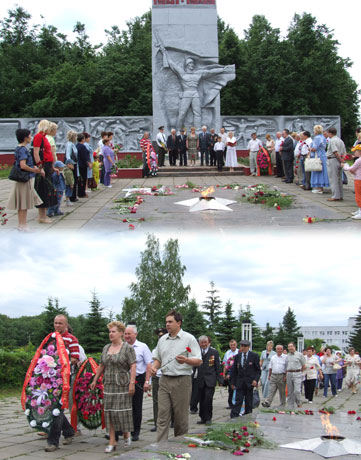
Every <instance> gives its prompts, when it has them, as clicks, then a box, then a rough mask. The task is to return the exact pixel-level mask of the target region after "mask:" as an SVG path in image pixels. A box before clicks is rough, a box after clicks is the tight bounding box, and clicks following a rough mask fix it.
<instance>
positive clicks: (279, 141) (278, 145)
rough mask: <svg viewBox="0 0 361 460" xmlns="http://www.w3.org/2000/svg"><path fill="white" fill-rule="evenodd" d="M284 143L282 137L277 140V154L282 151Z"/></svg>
mask: <svg viewBox="0 0 361 460" xmlns="http://www.w3.org/2000/svg"><path fill="white" fill-rule="evenodd" d="M283 141H284V139H283V137H280V138H279V139H276V141H275V150H276V152H279V151H280V147H281V144H282V142H283Z"/></svg>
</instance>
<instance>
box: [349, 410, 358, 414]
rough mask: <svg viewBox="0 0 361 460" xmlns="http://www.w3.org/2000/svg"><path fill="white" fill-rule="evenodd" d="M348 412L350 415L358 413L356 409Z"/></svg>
mask: <svg viewBox="0 0 361 460" xmlns="http://www.w3.org/2000/svg"><path fill="white" fill-rule="evenodd" d="M347 413H348V415H356V411H355V410H349V411H348V412H347Z"/></svg>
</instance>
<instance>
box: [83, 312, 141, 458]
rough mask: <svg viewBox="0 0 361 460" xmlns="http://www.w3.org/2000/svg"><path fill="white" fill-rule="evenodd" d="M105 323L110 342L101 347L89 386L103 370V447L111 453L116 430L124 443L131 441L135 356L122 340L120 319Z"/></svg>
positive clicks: (122, 329) (126, 444)
mask: <svg viewBox="0 0 361 460" xmlns="http://www.w3.org/2000/svg"><path fill="white" fill-rule="evenodd" d="M107 327H108V329H109V339H110V341H111V343H110V344H108V345H105V347H104V348H103V353H102V355H101V358H100V365H99V367H98V370H97V373H96V374H95V377H94V379H93V382H92V384H91V385H90V388H91V389H94V388H95V385H96V382H97V380H98V379H99V377H100V376H101V375H102V374H103V372H104V380H103V382H104V414H105V423H106V426H107V428H108V431H109V445H108V446H107V447H106V448H105V452H106V453H111V452H113V451H114V450H115V449H116V445H117V444H116V440H115V432H116V431H123V435H124V447H129V446H130V443H131V438H130V432H131V431H132V430H133V413H132V396H133V395H134V392H135V379H136V356H135V351H134V348H133V347H132V346H130V345H128V344H127V342H123V334H124V331H125V326H124V324H123V323H121V322H120V321H113V322H111V323H109V324H108V326H107Z"/></svg>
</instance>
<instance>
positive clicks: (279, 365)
mask: <svg viewBox="0 0 361 460" xmlns="http://www.w3.org/2000/svg"><path fill="white" fill-rule="evenodd" d="M287 364H288V356H287V355H285V354H283V353H282V355H281V356H278V355H277V354H276V355H273V356H272V358H271V361H270V363H269V369H272V374H285V373H286V371H287Z"/></svg>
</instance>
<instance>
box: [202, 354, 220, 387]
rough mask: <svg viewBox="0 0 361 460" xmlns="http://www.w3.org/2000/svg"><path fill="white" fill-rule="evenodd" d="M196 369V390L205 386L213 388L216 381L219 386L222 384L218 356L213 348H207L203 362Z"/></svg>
mask: <svg viewBox="0 0 361 460" xmlns="http://www.w3.org/2000/svg"><path fill="white" fill-rule="evenodd" d="M197 369H198V375H197V385H198V388H202V387H203V386H205V385H206V386H207V387H215V386H216V384H217V381H218V383H220V384H223V383H224V379H223V377H222V376H221V373H222V368H221V362H220V359H219V354H218V351H217V350H216V349H215V348H212V347H209V349H208V352H207V354H206V356H205V358H204V362H203V363H202V364H201V365H200V366H199V367H198V368H197Z"/></svg>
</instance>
